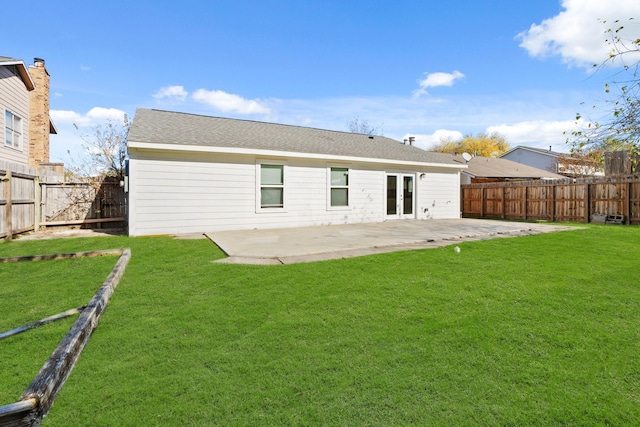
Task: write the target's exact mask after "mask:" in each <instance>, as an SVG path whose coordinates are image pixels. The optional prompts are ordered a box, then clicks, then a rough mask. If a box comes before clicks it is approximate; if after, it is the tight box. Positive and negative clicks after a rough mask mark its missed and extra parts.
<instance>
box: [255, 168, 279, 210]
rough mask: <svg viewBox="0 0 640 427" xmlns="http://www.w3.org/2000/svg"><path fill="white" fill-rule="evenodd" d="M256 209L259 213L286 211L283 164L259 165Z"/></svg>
mask: <svg viewBox="0 0 640 427" xmlns="http://www.w3.org/2000/svg"><path fill="white" fill-rule="evenodd" d="M257 175H258V189H257V190H258V191H257V196H258V197H257V199H258V200H257V201H256V207H257V208H258V210H259V211H263V212H264V211H271V210H277V209H280V210H282V209H284V202H285V167H284V164H281V163H275V162H274V163H258V164H257Z"/></svg>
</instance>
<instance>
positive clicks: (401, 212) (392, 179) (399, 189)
mask: <svg viewBox="0 0 640 427" xmlns="http://www.w3.org/2000/svg"><path fill="white" fill-rule="evenodd" d="M386 184H387V185H386V191H387V198H386V206H385V210H386V212H385V213H386V218H387V219H401V218H415V213H414V205H415V197H414V194H415V182H414V179H413V175H403V174H388V175H387V183H386Z"/></svg>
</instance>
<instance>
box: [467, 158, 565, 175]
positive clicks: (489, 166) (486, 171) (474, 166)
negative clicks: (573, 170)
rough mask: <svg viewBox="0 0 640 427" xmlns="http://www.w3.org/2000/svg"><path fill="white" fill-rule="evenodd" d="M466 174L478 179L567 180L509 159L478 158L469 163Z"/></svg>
mask: <svg viewBox="0 0 640 427" xmlns="http://www.w3.org/2000/svg"><path fill="white" fill-rule="evenodd" d="M467 166H468V167H469V169H467V170H466V171H464V172H466V173H468V174H470V175H473V176H474V177H476V178H520V179H525V178H526V179H538V178H545V179H566V176H562V175H558V174H557V173H553V172H549V171H546V170H543V169H539V168H534V167H533V166H528V165H524V164H522V163H517V162H514V161H511V160H507V159H501V158H492V157H480V156H476V157H474V158H472V159H471V160H470V161H469V163H467Z"/></svg>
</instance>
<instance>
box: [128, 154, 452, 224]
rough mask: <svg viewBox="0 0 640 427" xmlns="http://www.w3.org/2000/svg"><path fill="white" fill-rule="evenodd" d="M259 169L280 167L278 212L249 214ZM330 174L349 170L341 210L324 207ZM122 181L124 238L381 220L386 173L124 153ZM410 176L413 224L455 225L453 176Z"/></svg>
mask: <svg viewBox="0 0 640 427" xmlns="http://www.w3.org/2000/svg"><path fill="white" fill-rule="evenodd" d="M260 161H264V162H265V163H269V164H284V165H285V188H286V189H285V208H284V210H283V211H271V212H269V211H260V210H259V209H257V206H256V193H257V182H256V173H257V171H258V168H257V167H256V164H257V163H259V162H260ZM331 166H334V167H349V204H350V206H349V207H348V208H329V207H328V206H327V204H328V203H327V192H328V187H327V168H328V167H331ZM394 172H396V171H395V170H394ZM405 172H408V171H405ZM129 173H130V176H129V200H130V205H129V234H130V235H134V236H136V235H150V234H179V233H196V232H198V233H199V232H207V231H223V230H241V229H253V228H279V227H300V226H311V225H329V224H352V223H362V222H380V221H383V220H384V219H385V215H384V209H385V197H386V195H385V188H384V186H385V180H386V170H385V168H384V167H383V166H380V165H368V164H358V163H335V162H325V161H321V160H304V159H280V160H278V159H265V158H260V157H258V158H256V157H252V156H239V155H217V156H216V155H212V154H203V153H199V154H188V153H180V154H177V153H175V152H172V153H171V154H169V155H167V154H164V153H160V152H154V153H151V152H145V153H144V155H141V154H140V151H139V150H131V151H130V160H129ZM413 173H414V174H415V175H414V176H415V179H416V184H417V187H416V191H417V201H416V211H417V213H418V215H417V218H419V219H427V218H459V216H460V208H459V200H460V197H459V188H460V186H459V184H460V181H459V178H458V176H459V175H458V172H457V171H452V172H448V171H445V170H443V171H436V172H434V173H427V174H426V175H425V177H424V178H422V179H420V178H419V173H416V172H415V171H413ZM425 209H426V210H425Z"/></svg>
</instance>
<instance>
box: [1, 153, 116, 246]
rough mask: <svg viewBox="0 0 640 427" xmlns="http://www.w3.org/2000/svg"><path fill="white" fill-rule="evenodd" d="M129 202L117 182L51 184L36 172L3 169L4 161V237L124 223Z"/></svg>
mask: <svg viewBox="0 0 640 427" xmlns="http://www.w3.org/2000/svg"><path fill="white" fill-rule="evenodd" d="M126 202H127V200H126V194H125V192H124V189H123V188H121V187H120V184H119V183H117V182H102V183H91V182H82V183H47V182H41V181H40V178H39V176H38V175H36V174H33V173H28V172H26V173H25V172H16V171H13V170H11V169H8V168H5V169H2V164H0V239H2V238H8V239H11V238H12V237H13V236H14V235H16V234H20V233H24V232H27V231H33V230H39V229H40V228H41V227H51V226H70V225H81V226H84V227H96V228H100V227H101V224H103V223H120V224H117V225H119V226H124V225H125V223H126V217H127V203H126Z"/></svg>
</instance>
